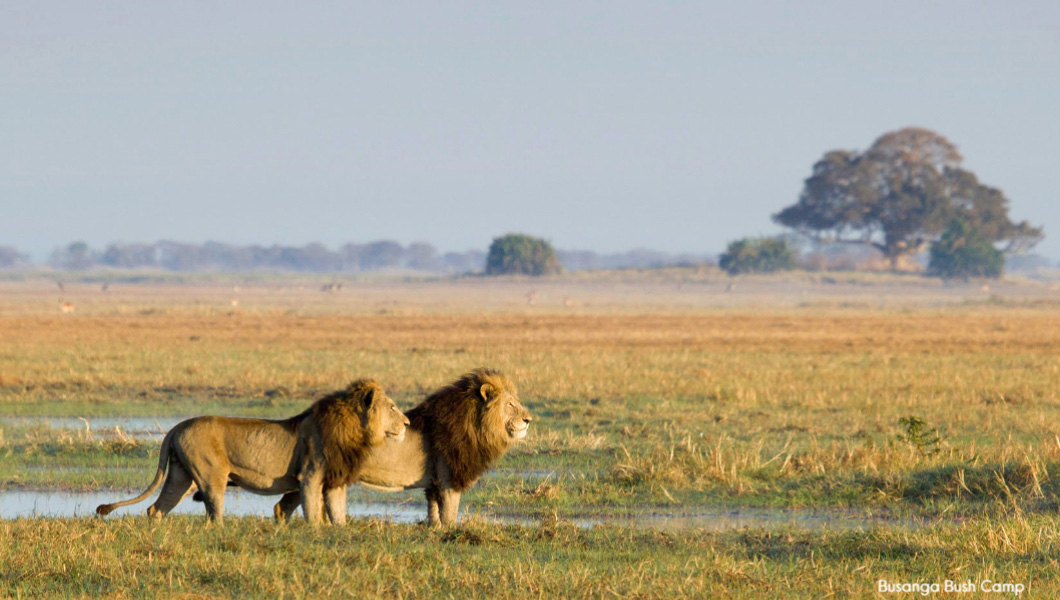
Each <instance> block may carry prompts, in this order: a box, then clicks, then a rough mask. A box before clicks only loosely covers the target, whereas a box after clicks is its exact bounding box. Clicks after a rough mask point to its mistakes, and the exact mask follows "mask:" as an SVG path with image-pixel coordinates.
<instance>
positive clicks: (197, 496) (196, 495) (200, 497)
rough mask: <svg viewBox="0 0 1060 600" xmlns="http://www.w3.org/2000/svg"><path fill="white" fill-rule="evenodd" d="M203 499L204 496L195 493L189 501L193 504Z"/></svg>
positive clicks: (200, 493)
mask: <svg viewBox="0 0 1060 600" xmlns="http://www.w3.org/2000/svg"><path fill="white" fill-rule="evenodd" d="M203 498H205V496H203V495H202V492H195V494H194V495H192V497H191V499H192V500H194V501H195V502H202V501H203Z"/></svg>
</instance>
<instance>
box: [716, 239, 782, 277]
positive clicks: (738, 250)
mask: <svg viewBox="0 0 1060 600" xmlns="http://www.w3.org/2000/svg"><path fill="white" fill-rule="evenodd" d="M718 265H719V266H720V267H721V268H722V269H724V270H726V271H728V272H729V275H737V274H739V273H772V272H773V271H790V270H791V269H794V268H795V252H794V251H793V250H792V249H791V246H789V245H788V243H787V242H786V241H784V240H781V239H777V238H770V237H766V238H743V239H742V240H736V241H735V242H732V243H731V244H729V247H728V248H726V249H725V253H724V254H722V255H721V260H720V261H719V263H718Z"/></svg>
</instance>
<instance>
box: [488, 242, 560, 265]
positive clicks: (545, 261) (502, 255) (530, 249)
mask: <svg viewBox="0 0 1060 600" xmlns="http://www.w3.org/2000/svg"><path fill="white" fill-rule="evenodd" d="M562 271H563V267H562V266H561V265H560V264H559V259H558V258H556V251H555V250H553V249H552V244H549V243H548V242H547V241H545V240H543V239H541V238H535V237H532V236H529V235H524V234H521V233H509V234H508V235H505V236H502V237H499V238H494V240H493V243H492V244H490V251H489V256H488V257H487V258H486V275H513V274H517V275H550V274H553V273H560V272H562Z"/></svg>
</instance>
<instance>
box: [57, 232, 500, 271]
mask: <svg viewBox="0 0 1060 600" xmlns="http://www.w3.org/2000/svg"><path fill="white" fill-rule="evenodd" d="M485 262H486V254H485V252H481V251H477V250H471V251H468V252H448V253H445V254H441V253H439V252H438V250H437V249H436V248H435V247H434V246H432V245H430V244H425V243H413V244H409V245H408V246H403V245H402V244H399V243H398V242H394V241H390V240H380V241H376V242H370V243H367V244H352V243H351V244H345V245H343V246H341V247H340V248H338V249H337V250H331V249H329V248H328V247H327V246H325V245H323V244H320V243H312V244H306V245H305V246H281V245H278V244H275V245H272V246H259V245H249V246H238V245H234V244H224V243H220V242H206V243H205V244H189V243H184V242H174V241H162V242H157V243H153V244H144V243H135V244H110V245H108V246H107V247H106V248H104V249H103V250H102V251H98V250H94V249H92V248H90V247H89V246H88V245H87V244H85V243H84V242H74V243H72V244H70V245H68V246H66V247H64V248H57V249H56V250H55V251H53V252H52V254H51V257H50V258H49V259H48V264H49V265H50V266H52V267H54V268H56V269H63V270H85V269H90V268H95V267H113V268H121V269H138V268H160V269H167V270H170V271H186V272H192V271H236V272H238V271H253V270H282V271H308V272H340V271H342V272H350V273H362V272H370V271H380V270H385V269H395V270H396V269H409V270H416V271H427V272H435V273H463V272H467V271H474V270H476V269H478V270H480V269H481V268H482V266H483V265H484V264H485Z"/></svg>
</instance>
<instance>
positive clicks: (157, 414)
mask: <svg viewBox="0 0 1060 600" xmlns="http://www.w3.org/2000/svg"><path fill="white" fill-rule="evenodd" d="M105 283H107V285H106V286H105V287H106V289H105V290H104V289H103V288H104V286H103V285H102V284H101V282H100V281H93V280H81V281H66V282H64V284H63V289H62V290H59V289H58V286H57V284H56V283H55V282H54V281H48V280H44V279H40V278H28V279H27V280H25V281H5V282H0V519H3V520H0V548H4V549H5V552H4V554H3V556H2V557H0V595H3V596H20V595H21V596H26V597H33V596H43V595H47V596H57V597H62V596H66V597H77V596H82V595H90V596H101V595H102V596H105V595H113V596H119V597H120V596H123V595H125V596H130V597H169V596H172V595H174V594H177V593H178V592H182V593H189V594H195V595H197V596H205V597H214V596H216V597H226V596H246V595H275V596H283V595H290V596H304V595H308V594H313V595H318V594H331V595H336V596H340V597H341V596H352V595H363V594H364V593H366V592H367V593H368V595H369V596H373V595H374V596H386V597H408V598H415V597H450V596H453V595H461V596H463V595H467V594H470V595H471V596H473V597H491V598H492V597H501V598H504V597H524V596H527V595H529V596H531V597H538V596H540V597H555V596H558V597H607V596H612V595H618V596H621V597H627V596H628V597H644V598H670V597H712V596H728V597H761V596H773V597H793V598H794V597H821V596H825V595H829V594H831V595H835V596H838V597H874V596H877V595H882V594H881V593H880V592H878V591H877V584H878V581H880V580H886V581H889V582H923V581H928V582H938V583H940V584H941V583H942V582H943V581H945V580H952V581H964V580H974V581H975V582H981V581H984V580H990V581H1010V582H1022V583H1023V584H1024V585H1025V586H1026V588H1025V589H1026V590H1027V593H1029V594H1033V595H1034V596H1039V595H1041V596H1050V595H1055V594H1056V593H1057V592H1060V565H1058V562H1057V559H1056V558H1055V556H1056V555H1057V552H1056V550H1057V544H1058V543H1060V526H1058V525H1060V520H1058V514H1060V503H1058V501H1057V498H1058V493H1060V484H1058V481H1057V479H1056V477H1057V474H1058V468H1060V404H1058V392H1057V383H1058V382H1060V310H1058V309H1060V291H1057V290H1056V289H1055V287H1053V286H1050V285H1049V284H1045V283H1038V282H1033V281H1003V282H990V283H989V284H983V283H981V282H976V283H956V284H942V283H940V282H938V281H936V280H930V279H926V278H922V277H918V276H890V275H868V274H853V275H850V274H830V275H820V274H796V275H786V276H779V277H740V278H733V279H730V278H728V277H723V276H720V275H718V274H717V273H716V272H712V271H710V270H703V269H670V270H662V271H650V270H649V271H643V272H628V273H599V274H593V273H590V274H568V275H563V276H557V277H550V278H546V279H521V278H511V279H500V280H489V279H483V278H462V279H460V278H458V279H438V280H408V281H398V280H385V279H384V280H372V281H357V280H354V281H347V282H344V284H343V286H342V287H341V289H338V290H337V291H336V289H335V287H334V286H326V285H325V284H327V283H328V282H327V281H324V280H322V279H319V278H318V279H317V280H314V279H313V278H310V277H306V276H301V277H300V278H297V279H285V278H282V277H280V276H274V277H259V278H242V279H236V278H224V277H209V278H201V279H198V280H194V279H193V280H189V281H179V280H177V281H171V280H165V279H162V280H158V281H132V280H128V281H126V280H121V279H118V280H108V281H106V282H105ZM322 287H326V288H327V289H329V291H321V289H322ZM478 366H492V367H495V368H499V369H501V370H503V371H505V372H506V373H507V374H509V375H510V376H511V377H512V379H513V380H514V381H515V382H516V383H517V384H518V386H519V389H520V396H521V399H522V401H523V403H524V404H525V405H526V406H527V408H528V409H529V410H530V411H531V413H533V415H534V417H535V421H534V423H533V425H532V428H531V433H530V435H529V437H528V438H527V440H526V442H525V443H523V444H521V445H519V446H517V447H515V448H514V449H513V450H512V451H510V452H509V453H508V454H507V455H505V456H504V457H503V458H502V459H501V460H500V461H499V463H498V464H497V465H496V467H495V469H494V470H493V471H491V472H490V473H488V474H487V475H486V476H485V477H483V479H482V480H480V482H479V483H478V484H476V486H475V487H474V488H472V489H471V490H470V491H469V492H468V493H467V494H466V495H465V497H464V501H463V503H462V517H461V518H462V520H463V522H464V523H463V524H462V525H461V526H460V527H458V528H457V529H454V530H451V531H431V530H428V529H427V528H426V527H423V526H421V525H418V524H416V523H414V522H409V521H413V520H415V518H414V517H411V516H409V515H415V514H425V512H426V508H425V504H424V502H423V499H422V495H420V494H418V493H382V492H371V491H368V490H364V489H362V488H359V487H357V486H354V488H352V489H351V491H350V500H351V506H353V507H358V506H360V507H376V508H378V510H376V511H375V512H361V513H358V514H354V519H353V522H352V523H351V524H350V525H349V526H347V527H345V528H342V529H337V528H332V529H323V530H321V531H312V530H310V529H309V528H307V527H305V526H304V523H301V522H300V521H299V520H296V521H294V522H292V523H291V524H289V525H286V526H284V525H276V524H274V523H272V522H271V521H269V520H268V519H265V518H264V515H265V514H268V513H267V512H262V511H260V510H258V509H255V510H252V511H248V512H247V513H246V515H247V516H243V517H240V518H234V519H229V520H227V521H226V523H225V524H224V525H223V526H221V527H207V528H204V527H202V526H201V525H202V523H203V520H204V518H205V517H204V516H202V515H203V512H202V511H201V505H195V504H193V503H192V502H191V500H190V499H188V500H185V504H186V505H188V506H184V505H182V507H183V508H186V509H188V512H187V513H185V514H180V515H175V516H173V517H172V518H167V519H166V520H165V521H164V522H163V523H159V524H151V523H148V522H147V520H146V519H145V518H143V517H142V516H139V515H138V514H137V513H138V511H140V512H142V510H143V509H144V508H146V506H147V505H148V504H149V502H145V503H143V504H142V505H138V506H134V507H131V509H130V510H129V514H128V515H126V516H118V517H117V518H110V519H106V520H99V519H95V518H92V517H85V516H83V515H84V511H83V510H82V509H79V510H80V512H78V511H74V510H71V512H70V513H69V514H63V513H61V511H58V512H56V511H40V512H39V513H38V514H36V515H34V514H33V513H32V511H30V512H29V514H27V513H26V512H25V510H24V509H23V512H19V513H17V514H15V509H14V508H8V507H14V506H15V504H16V503H15V498H16V494H23V495H26V494H55V495H60V494H67V495H77V494H86V495H92V494H104V495H107V497H108V498H112V499H118V498H124V497H131V496H132V495H134V493H138V492H139V491H140V490H142V489H143V488H144V487H145V486H146V484H147V483H148V482H149V480H150V478H151V474H152V472H153V470H154V468H155V465H156V462H157V451H158V444H159V442H160V440H161V432H163V431H164V430H165V429H168V428H169V427H171V426H172V425H173V424H174V423H175V422H177V420H179V419H180V418H183V417H186V416H191V415H199V414H226V415H234V416H262V417H270V418H271V417H281V416H287V415H291V414H294V413H296V412H298V411H300V410H302V409H303V408H304V407H305V406H307V405H308V404H309V403H310V402H311V401H312V400H313V399H314V398H316V397H319V396H320V395H322V394H323V393H326V392H328V391H331V390H333V389H335V388H337V387H341V386H342V385H343V384H344V383H346V382H347V381H349V380H350V379H353V378H357V377H362V376H373V377H376V378H378V379H379V380H380V381H381V382H382V383H383V385H384V386H385V387H386V388H387V391H388V393H389V395H391V396H392V397H393V398H394V399H395V400H396V401H397V402H398V404H399V405H400V406H402V407H403V408H409V407H411V406H413V405H414V404H415V403H416V402H417V401H418V400H419V399H420V398H422V397H423V396H424V395H425V394H426V393H427V392H429V391H430V390H432V389H434V388H436V387H438V386H440V385H443V384H445V383H447V382H448V381H450V380H452V379H454V378H455V377H457V376H459V375H460V374H461V373H463V372H465V371H467V370H469V369H471V368H474V367H478ZM5 494H6V495H5ZM92 497H95V496H92ZM265 503H266V504H267V499H266V500H265ZM77 506H81V507H82V508H83V506H84V502H82V503H81V504H79V505H77ZM255 506H258V505H257V504H255ZM255 511H257V512H255ZM189 513H190V514H189ZM733 515H737V516H739V515H744V516H745V517H748V518H744V519H742V520H741V519H739V518H731V517H732V516H733ZM783 515H788V517H789V518H783ZM358 516H359V517H360V518H358ZM751 517H754V518H751ZM708 521H709V523H711V524H708ZM712 524H715V525H712ZM717 524H720V525H717ZM71 540H74V541H71Z"/></svg>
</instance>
